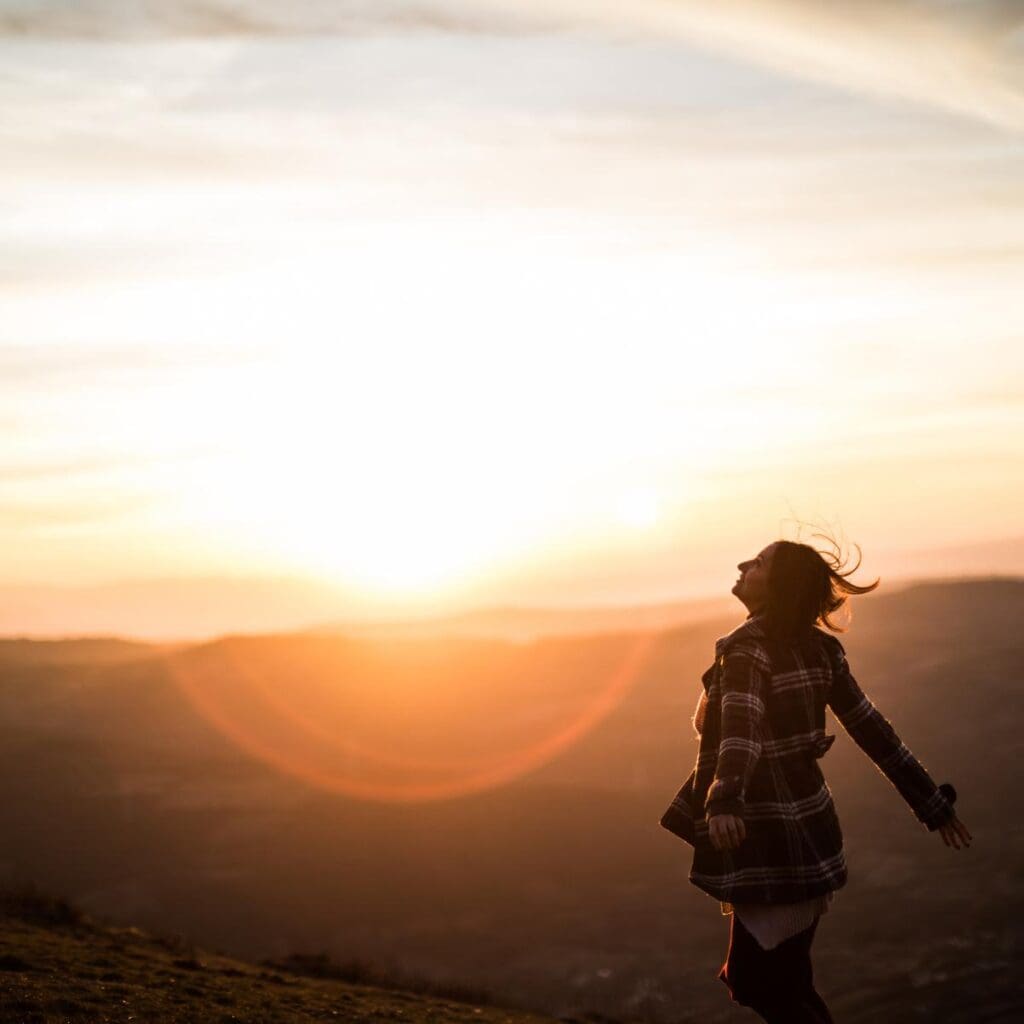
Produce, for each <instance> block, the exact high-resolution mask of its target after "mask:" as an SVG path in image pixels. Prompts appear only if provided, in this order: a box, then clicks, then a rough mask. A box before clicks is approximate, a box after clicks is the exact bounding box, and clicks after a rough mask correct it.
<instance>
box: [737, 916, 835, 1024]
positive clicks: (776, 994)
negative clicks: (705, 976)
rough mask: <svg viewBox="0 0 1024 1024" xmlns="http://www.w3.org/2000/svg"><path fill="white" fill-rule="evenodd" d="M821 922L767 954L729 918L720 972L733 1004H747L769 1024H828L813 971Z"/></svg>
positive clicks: (739, 922)
mask: <svg viewBox="0 0 1024 1024" xmlns="http://www.w3.org/2000/svg"><path fill="white" fill-rule="evenodd" d="M819 920H820V918H815V919H814V923H813V924H812V925H811V926H810V927H809V928H806V929H805V930H804V931H802V932H799V933H798V934H797V935H793V936H791V937H790V938H788V939H786V941H785V942H781V943H779V945H777V946H776V947H775V948H774V949H768V950H765V949H762V948H761V947H760V946H759V945H758V942H757V939H755V938H754V936H753V935H751V934H750V932H748V931H747V929H746V928H744V927H743V922H742V921H741V920H740V919H739V918H738V917H737V916H736V914H733V915H732V926H731V928H730V931H729V952H728V954H727V955H726V960H725V963H724V964H723V965H722V969H721V970H720V971H719V972H718V977H719V978H720V979H721V981H723V982H724V983H725V984H726V986H727V987H728V989H729V992H730V994H731V995H732V998H733V1000H734V1001H735V1002H737V1003H739V1004H740V1005H741V1006H749V1007H750V1008H751V1009H752V1010H754V1011H755V1012H756V1013H758V1014H760V1016H761V1017H762V1018H764V1020H766V1021H767V1022H768V1024H832V1017H831V1015H830V1014H829V1012H828V1007H827V1006H826V1005H825V1002H824V1000H823V999H822V998H821V996H820V995H819V994H818V993H817V991H815V988H814V974H813V971H812V969H811V943H812V942H813V941H814V933H815V931H816V930H817V927H818V921H819Z"/></svg>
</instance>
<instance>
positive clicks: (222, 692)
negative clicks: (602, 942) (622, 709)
mask: <svg viewBox="0 0 1024 1024" xmlns="http://www.w3.org/2000/svg"><path fill="white" fill-rule="evenodd" d="M655 636H656V634H643V635H638V636H631V635H621V636H613V637H607V636H605V637H599V638H592V640H591V641H587V642H584V641H581V639H580V638H578V637H577V638H561V639H559V638H550V639H548V640H542V641H537V642H535V643H533V644H529V645H519V644H507V643H502V642H499V641H492V640H478V639H476V640H466V639H459V640H453V639H451V638H448V639H444V640H440V639H436V638H435V639H430V640H422V639H420V640H403V641H394V642H388V643H387V644H381V643H379V642H376V643H374V642H366V641H362V640H358V641H357V640H353V639H351V638H337V637H327V638H324V637H288V638H280V637H276V638H275V637H249V638H229V639H225V640H221V641H217V642H215V643H212V644H208V645H205V646H204V647H202V648H198V649H193V650H191V651H188V652H185V653H184V654H182V655H180V656H179V657H177V658H175V659H173V660H172V662H171V663H170V664H171V673H172V676H173V678H174V680H175V682H176V683H177V685H178V686H179V687H180V689H181V691H182V693H183V694H184V695H185V696H186V697H187V699H188V700H189V701H190V702H191V704H192V705H193V707H194V708H195V709H196V710H197V711H198V712H199V713H200V714H201V715H202V716H203V717H204V718H205V719H206V720H207V721H208V722H209V723H210V724H211V725H212V726H214V727H215V728H216V729H217V730H218V731H219V732H220V733H221V734H223V735H224V736H225V737H227V738H228V739H229V740H230V741H231V742H232V743H234V744H235V745H236V746H237V747H238V748H240V749H241V750H243V751H245V752H246V753H247V754H249V755H251V756H253V757H255V758H258V759H259V760H261V761H263V762H264V763H266V764H267V765H270V766H272V767H273V768H275V769H277V770H279V771H281V772H283V773H286V774H288V775H291V776H293V777H295V778H298V779H301V780H303V781H304V782H306V783H308V784H309V785H312V786H315V787H317V788H320V789H324V790H328V791H331V792H335V793H341V794H345V795H347V796H351V797H356V798H359V799H364V800H373V801H382V802H422V801H431V800H441V799H448V798H452V797H457V796H464V795H468V794H472V793H478V792H482V791H484V790H487V789H490V788H492V787H495V786H499V785H503V784H505V783H508V782H511V781H513V780H514V779H516V778H519V777H521V776H523V775H525V774H527V773H528V772H530V771H532V770H534V769H536V768H538V767H540V766H541V765H543V764H545V763H547V762H548V761H550V760H552V759H553V758H555V757H556V756H558V755H559V754H560V753H562V752H564V751H565V750H567V749H568V748H569V747H571V746H572V745H573V744H574V743H576V742H577V741H579V740H580V739H581V738H582V737H583V736H584V735H585V734H586V733H587V732H588V731H589V730H591V729H592V728H594V726H596V725H597V724H598V723H599V722H600V721H602V720H603V719H604V718H605V717H606V716H607V715H608V714H609V713H610V712H611V711H612V710H613V709H614V708H615V707H616V706H617V705H618V703H619V702H620V701H621V700H622V698H623V696H624V695H625V694H626V693H627V692H628V691H629V689H630V688H631V687H632V686H633V685H634V683H635V681H636V679H637V678H638V675H639V672H640V670H641V669H642V667H643V664H644V662H645V659H646V657H647V654H648V652H649V650H650V647H651V644H652V641H653V640H654V638H655Z"/></svg>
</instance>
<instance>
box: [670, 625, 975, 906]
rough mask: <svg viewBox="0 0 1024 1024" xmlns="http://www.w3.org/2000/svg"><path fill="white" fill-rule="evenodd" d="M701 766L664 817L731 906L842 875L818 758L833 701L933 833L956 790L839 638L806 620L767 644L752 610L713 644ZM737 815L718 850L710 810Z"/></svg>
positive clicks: (808, 891)
mask: <svg viewBox="0 0 1024 1024" xmlns="http://www.w3.org/2000/svg"><path fill="white" fill-rule="evenodd" d="M702 682H703V684H704V690H705V693H706V695H707V705H706V711H705V715H704V722H703V727H702V728H701V726H700V725H699V724H698V723H697V721H696V720H695V723H694V724H695V725H696V726H697V728H698V729H700V732H701V735H700V745H699V749H698V753H697V764H696V767H695V768H694V771H693V773H692V774H691V775H690V777H689V778H688V779H687V780H686V783H685V784H684V785H683V787H682V789H680V791H679V792H678V793H677V794H676V796H675V798H674V799H673V800H672V803H671V804H670V805H669V807H668V808H667V809H666V811H665V813H664V814H663V816H662V818H661V821H660V824H661V825H662V826H663V827H665V828H666V829H668V830H669V831H671V832H673V833H675V834H676V835H678V836H680V837H681V838H683V839H685V840H686V841H687V842H688V843H690V844H691V845H693V847H694V853H693V867H692V869H691V871H690V881H691V882H692V883H693V884H694V885H695V886H697V887H698V888H699V889H702V890H703V891H704V892H706V893H708V894H709V895H711V896H714V897H716V898H717V899H719V900H721V901H724V902H729V903H791V902H798V901H800V900H807V899H812V898H814V897H816V896H820V895H822V894H824V893H826V892H829V891H831V890H834V889H839V888H841V887H842V886H843V885H844V884H845V883H846V877H847V873H846V861H845V859H844V856H843V837H842V832H841V830H840V827H839V821H838V819H837V817H836V811H835V807H834V806H833V803H832V793H831V791H830V790H829V788H828V784H827V783H826V782H825V778H824V776H823V775H822V773H821V769H820V768H819V766H818V760H819V759H820V758H821V757H822V756H823V755H824V754H825V752H826V751H827V750H828V749H829V747H831V746H832V743H833V742H834V740H835V736H834V735H827V734H826V733H825V708H826V706H828V707H830V708H831V709H832V711H833V713H834V714H835V716H836V717H837V718H838V719H839V721H840V722H841V723H842V725H843V727H844V728H845V729H846V731H847V732H848V733H849V734H850V735H851V736H852V737H853V739H854V741H855V742H856V743H857V745H858V746H860V748H861V749H862V750H863V751H864V752H865V753H866V754H867V755H868V756H869V757H870V758H871V760H872V761H874V763H875V764H876V765H877V766H878V768H879V770H880V771H881V772H882V773H883V774H884V775H885V776H886V778H888V779H889V781H890V782H891V783H892V784H893V785H894V786H895V787H896V789H897V790H898V792H899V793H900V795H901V796H902V797H903V799H904V800H906V802H907V803H908V804H909V805H910V807H911V809H912V810H913V812H914V813H915V814H916V815H917V817H918V819H919V820H920V821H921V822H922V823H923V824H925V825H927V827H928V828H929V829H930V830H933V831H934V830H935V829H936V828H938V827H939V826H940V825H942V824H944V823H945V822H946V821H948V820H949V819H950V818H951V817H952V815H953V807H952V804H953V801H954V800H955V799H956V792H955V790H954V789H953V787H952V786H950V785H949V784H948V783H947V784H944V785H943V786H941V787H939V786H936V785H935V783H934V782H933V781H932V779H931V777H930V776H929V775H928V772H927V771H925V769H924V767H923V766H922V765H921V764H920V763H919V762H918V761H917V759H916V758H915V757H914V755H913V754H912V753H911V752H910V750H908V749H907V747H906V746H905V745H904V744H903V743H902V742H901V740H900V738H899V736H897V735H896V732H895V731H894V729H893V727H892V725H890V723H889V722H888V721H887V720H886V719H885V717H884V716H883V715H882V714H881V712H879V710H878V709H877V708H876V707H875V706H874V705H873V704H872V703H871V701H870V700H869V699H868V697H867V696H865V694H864V693H863V691H862V690H861V689H860V687H859V686H858V685H857V681H856V680H855V679H854V677H853V675H852V674H851V673H850V667H849V665H848V664H847V662H846V655H845V652H844V651H843V647H842V644H840V642H839V641H838V640H837V639H836V638H835V637H834V636H832V635H831V634H830V633H825V632H824V631H823V630H819V629H814V630H812V631H811V632H810V633H808V634H807V635H806V636H805V637H802V638H800V639H799V640H797V641H795V642H794V643H792V644H787V645H777V646H776V645H772V648H771V653H769V644H768V642H767V639H766V636H765V631H764V628H763V624H762V620H761V619H760V618H759V617H756V616H755V617H754V618H750V619H748V620H747V621H746V622H745V623H743V625H741V626H739V627H738V628H737V629H735V630H733V632H732V633H730V634H728V636H724V637H722V638H720V639H719V640H718V641H717V642H716V644H715V663H714V665H712V667H711V668H709V669H708V670H707V672H705V673H704V676H703V679H702ZM713 814H735V815H738V816H739V817H741V818H742V819H743V823H744V826H745V828H746V838H745V839H744V840H743V841H742V842H741V843H740V844H739V846H738V847H736V848H735V849H733V850H726V851H721V852H720V851H718V850H715V848H714V847H713V846H712V845H711V841H710V839H709V838H708V827H707V818H708V817H709V816H710V815H713Z"/></svg>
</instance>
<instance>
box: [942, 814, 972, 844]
mask: <svg viewBox="0 0 1024 1024" xmlns="http://www.w3.org/2000/svg"><path fill="white" fill-rule="evenodd" d="M939 832H940V834H941V835H942V841H943V842H944V843H945V844H946V845H947V846H952V847H953V849H954V850H960V849H964V848H966V847H968V846H970V845H971V840H972V839H973V838H974V836H972V835H971V833H970V832H969V831H968V829H967V826H966V825H965V824H964V823H963V822H962V821H961V820H960V819H959V818H957V817H955V816H954V817H952V818H950V819H949V821H948V822H946V824H945V825H942V826H941V827H940V828H939Z"/></svg>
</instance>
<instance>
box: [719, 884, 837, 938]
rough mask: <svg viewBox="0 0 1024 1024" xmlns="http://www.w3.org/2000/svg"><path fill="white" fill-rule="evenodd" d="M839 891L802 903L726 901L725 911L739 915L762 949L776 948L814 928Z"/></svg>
mask: <svg viewBox="0 0 1024 1024" xmlns="http://www.w3.org/2000/svg"><path fill="white" fill-rule="evenodd" d="M834 897H835V893H832V892H827V893H825V895H824V896H818V897H817V898H816V899H813V900H803V901H802V902H800V903H735V904H733V903H722V904H721V907H722V913H723V914H731V913H733V912H735V914H736V916H737V917H738V918H739V919H740V920H741V921H742V922H743V927H744V928H746V929H747V931H748V932H750V934H751V935H753V936H754V938H755V939H757V944H758V945H759V946H760V947H761V948H762V949H774V948H775V947H776V946H777V945H778V944H779V943H780V942H784V941H785V940H786V939H788V938H791V937H792V936H794V935H796V934H797V932H802V931H803V930H804V929H805V928H810V926H811V925H812V924H813V923H814V919H815V918H816V917H818V915H820V914H824V913H826V912H827V911H828V908H829V906H830V905H831V903H832V900H833V898H834Z"/></svg>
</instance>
